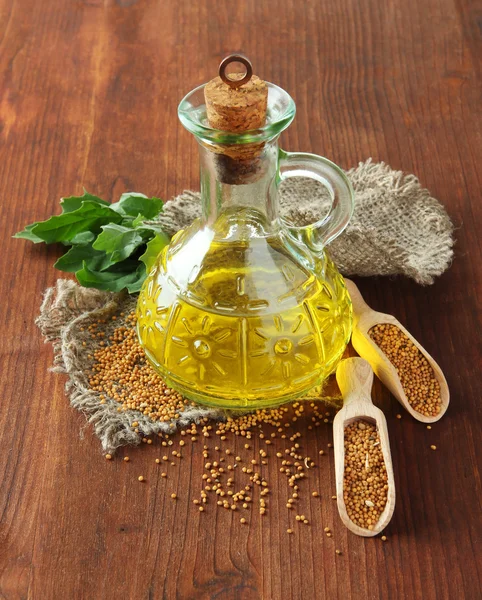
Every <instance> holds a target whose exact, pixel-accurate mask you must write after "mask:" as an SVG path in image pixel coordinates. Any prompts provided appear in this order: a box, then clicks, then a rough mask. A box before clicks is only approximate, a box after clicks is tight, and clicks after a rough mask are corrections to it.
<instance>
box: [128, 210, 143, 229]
mask: <svg viewBox="0 0 482 600" xmlns="http://www.w3.org/2000/svg"><path fill="white" fill-rule="evenodd" d="M144 220H145V217H144V215H141V214H140V213H139V214H138V215H137V217H136V218H135V219H134V220H133V221H132V223H131V225H132V227H138V226H139V225H140V224H141V223H142V222H143V221H144Z"/></svg>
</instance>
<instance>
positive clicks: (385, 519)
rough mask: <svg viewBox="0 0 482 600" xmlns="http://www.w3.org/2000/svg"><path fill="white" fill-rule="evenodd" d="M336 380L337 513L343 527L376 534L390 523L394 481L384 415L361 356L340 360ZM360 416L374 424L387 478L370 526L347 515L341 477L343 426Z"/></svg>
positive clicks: (343, 446) (393, 504) (342, 471)
mask: <svg viewBox="0 0 482 600" xmlns="http://www.w3.org/2000/svg"><path fill="white" fill-rule="evenodd" d="M336 380H337V382H338V386H339V388H340V390H341V393H342V396H343V408H342V409H341V410H340V411H339V412H338V414H337V415H336V417H335V418H334V420H333V442H334V443H333V448H334V451H335V474H336V500H337V504H338V512H339V513H340V517H341V520H342V521H343V523H344V524H345V525H346V527H347V528H348V529H349V530H350V531H352V532H353V533H356V534H357V535H362V536H364V537H371V536H374V535H377V534H378V533H380V532H381V531H382V530H383V529H384V528H385V527H386V526H387V525H388V523H389V522H390V519H391V518H392V515H393V511H394V509H395V482H394V479H393V467H392V457H391V454H390V443H389V441H388V430H387V422H386V420H385V415H384V414H383V413H382V411H381V410H380V409H379V408H377V407H376V406H374V405H373V403H372V401H371V398H370V393H371V389H372V384H373V371H372V368H371V367H370V365H369V364H368V362H367V361H366V360H363V358H347V359H346V360H343V361H341V363H340V364H339V365H338V368H337V370H336ZM360 419H363V420H364V421H368V422H369V423H373V424H376V426H377V430H378V435H379V437H380V446H381V450H382V454H383V460H384V461H385V467H386V470H387V477H388V493H387V503H386V505H385V508H384V510H383V512H382V514H381V515H380V518H379V520H378V522H377V523H376V524H375V525H374V526H373V529H364V528H363V527H360V526H359V525H356V524H355V523H354V522H353V521H352V520H351V519H350V517H349V516H348V513H347V510H346V506H345V500H344V498H343V476H344V471H345V444H344V442H345V427H346V426H347V425H350V424H351V423H353V422H354V421H358V420H360Z"/></svg>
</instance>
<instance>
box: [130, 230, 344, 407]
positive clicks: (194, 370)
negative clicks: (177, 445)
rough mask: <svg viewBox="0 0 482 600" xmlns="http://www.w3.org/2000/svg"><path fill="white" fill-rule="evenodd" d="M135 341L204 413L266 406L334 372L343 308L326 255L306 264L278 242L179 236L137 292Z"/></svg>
mask: <svg viewBox="0 0 482 600" xmlns="http://www.w3.org/2000/svg"><path fill="white" fill-rule="evenodd" d="M137 316H138V336H139V340H140V342H141V344H142V346H143V347H144V349H145V352H146V355H147V357H148V359H149V361H150V362H151V364H152V365H153V367H154V368H155V369H156V370H157V371H158V373H159V374H160V375H161V376H162V377H164V378H165V379H166V380H167V382H168V383H169V385H171V386H172V387H173V388H174V389H176V390H178V391H179V392H180V393H182V394H183V395H185V396H186V397H188V398H190V399H192V400H194V401H197V402H200V403H203V404H207V405H211V406H216V407H222V408H228V409H237V408H238V409H239V408H248V409H253V408H261V407H265V406H274V405H278V404H281V403H283V402H286V401H288V400H292V399H294V398H296V397H299V396H302V395H304V394H306V393H307V392H308V391H309V390H310V389H312V388H313V387H314V386H316V385H319V384H320V383H321V382H322V380H323V379H324V378H326V377H327V376H328V375H329V374H330V373H331V372H332V371H333V370H334V369H335V368H336V365H337V362H338V361H339V359H340V358H341V356H342V354H343V351H344V349H345V347H346V344H347V343H348V340H349V337H350V333H351V321H352V311H351V302H350V299H349V296H348V293H347V291H346V288H345V285H344V282H343V278H342V277H341V275H340V274H339V273H338V271H337V270H336V268H335V266H334V265H333V263H332V262H331V260H330V259H329V258H328V257H327V256H324V257H321V258H313V257H310V261H306V260H305V259H303V257H300V256H297V255H296V254H295V253H293V252H292V251H289V250H288V249H287V248H286V245H285V244H284V243H282V241H281V240H280V239H279V238H278V237H271V238H270V237H259V238H254V239H249V240H246V241H244V242H243V241H240V240H239V239H238V240H236V241H229V236H228V240H227V241H221V242H217V241H216V240H215V239H213V237H212V236H211V235H210V234H209V231H206V230H204V231H203V230H199V229H198V230H194V231H189V230H187V231H186V232H182V233H181V234H178V235H177V236H176V239H175V240H173V242H171V245H170V246H169V247H168V248H166V249H164V251H163V252H162V253H161V255H160V256H159V258H158V259H157V262H156V264H155V265H154V267H153V269H152V270H151V272H150V274H149V276H148V278H147V279H146V282H145V284H144V286H143V288H142V290H141V293H140V297H139V302H138V309H137Z"/></svg>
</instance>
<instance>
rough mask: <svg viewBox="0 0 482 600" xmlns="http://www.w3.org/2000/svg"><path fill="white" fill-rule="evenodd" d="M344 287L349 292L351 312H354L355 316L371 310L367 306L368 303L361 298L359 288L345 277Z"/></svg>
mask: <svg viewBox="0 0 482 600" xmlns="http://www.w3.org/2000/svg"><path fill="white" fill-rule="evenodd" d="M345 284H346V289H347V290H348V293H349V294H350V298H351V303H352V304H353V312H354V313H355V317H356V318H360V317H361V315H362V314H363V313H365V312H367V311H371V310H372V309H371V308H370V307H369V306H368V304H367V303H366V302H365V300H363V296H362V295H361V293H360V290H359V289H358V288H357V286H356V285H355V284H354V283H353V281H352V280H351V279H345Z"/></svg>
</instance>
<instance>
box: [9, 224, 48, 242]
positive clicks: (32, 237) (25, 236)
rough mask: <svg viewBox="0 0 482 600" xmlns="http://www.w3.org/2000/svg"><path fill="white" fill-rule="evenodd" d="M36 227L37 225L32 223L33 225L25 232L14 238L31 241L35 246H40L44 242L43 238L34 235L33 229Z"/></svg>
mask: <svg viewBox="0 0 482 600" xmlns="http://www.w3.org/2000/svg"><path fill="white" fill-rule="evenodd" d="M35 225H37V223H32V224H31V225H27V227H25V229H24V230H23V231H19V232H18V233H16V234H15V235H14V236H13V237H14V238H20V239H23V240H30V241H31V242H33V243H34V244H39V243H40V242H43V239H42V238H41V237H38V235H35V234H34V233H32V229H33V228H34V227H35Z"/></svg>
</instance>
